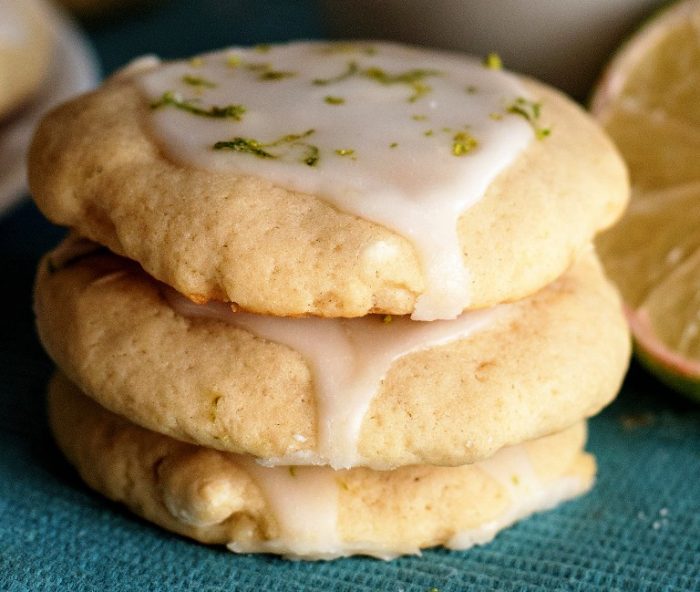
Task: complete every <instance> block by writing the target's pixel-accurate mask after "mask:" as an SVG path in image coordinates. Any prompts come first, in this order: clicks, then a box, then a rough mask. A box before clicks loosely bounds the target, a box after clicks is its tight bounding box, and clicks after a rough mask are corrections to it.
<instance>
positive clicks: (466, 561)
mask: <svg viewBox="0 0 700 592" xmlns="http://www.w3.org/2000/svg"><path fill="white" fill-rule="evenodd" d="M88 32H89V36H90V38H91V40H92V41H93V43H94V45H95V47H96V49H97V52H98V55H99V56H100V58H101V60H102V64H103V67H104V71H105V72H110V71H111V70H113V69H114V68H116V67H118V66H120V65H122V64H124V63H125V62H126V61H128V60H129V59H131V58H132V57H134V56H136V55H139V54H142V53H147V52H151V53H158V54H160V55H162V56H165V57H178V56H185V55H188V54H191V53H194V52H197V51H203V50H206V49H211V48H216V47H219V46H224V45H228V44H250V43H258V42H263V41H283V40H286V39H292V38H311V37H319V36H323V28H322V24H321V22H320V19H319V18H318V17H317V15H316V13H315V11H314V7H313V5H312V4H311V3H310V2H306V1H296V2H294V1H290V2H287V1H283V0H276V1H275V0H258V1H256V2H243V1H234V0H230V1H227V2H224V1H217V0H202V1H199V2H193V1H185V0H179V1H176V0H172V1H170V2H167V1H165V0H164V1H162V2H161V3H160V4H159V5H158V6H156V7H155V8H154V9H153V10H151V11H149V12H147V13H144V14H140V15H130V16H129V15H127V16H126V17H123V18H122V19H120V20H115V21H113V22H103V23H101V24H92V25H90V26H89V29H88ZM62 235H63V231H62V230H60V229H57V228H55V227H52V226H51V225H49V224H48V223H47V222H45V221H44V220H43V219H42V218H41V216H40V215H39V214H38V212H37V211H36V209H35V208H34V206H33V205H31V204H30V203H28V202H25V203H23V204H21V205H20V206H18V207H17V208H15V209H14V210H13V211H11V212H9V213H8V214H6V215H5V216H4V217H2V218H0V261H1V262H2V277H3V284H4V287H3V301H4V302H5V309H4V314H3V315H2V332H1V333H0V348H1V349H0V351H1V352H2V355H1V356H0V403H1V407H0V408H1V409H2V412H1V413H0V590H2V591H12V592H14V591H17V592H19V591H25V590H26V591H30V590H31V591H34V590H36V591H39V590H47V591H49V590H51V591H54V590H59V591H63V590H70V591H78V590H81V591H82V590H99V591H103V590H117V591H119V592H126V591H129V590H134V591H136V590H138V591H148V590H173V591H176V592H181V591H183V592H184V591H186V590H193V591H194V590H196V591H199V592H208V591H214V590H225V591H227V592H233V591H236V590H241V591H242V590H256V591H260V590H265V591H267V590H274V591H284V592H287V591H290V592H291V591H302V590H334V591H335V590H337V591H346V590H348V591H349V590H360V591H367V592H369V591H394V592H398V591H405V592H428V591H429V590H431V589H433V588H436V589H437V590H439V591H440V592H455V591H464V590H479V591H481V590H498V591H526V590H528V591H529V590H572V591H584V590H619V591H623V590H624V591H631V590H648V591H659V590H664V591H672V590H700V407H698V406H695V405H693V404H691V403H689V402H687V401H685V400H684V399H682V398H680V397H678V396H676V395H675V394H673V393H672V392H670V391H669V390H667V389H666V388H664V387H663V386H661V385H660V384H659V383H657V382H656V381H655V380H654V379H653V378H651V377H650V376H648V375H647V374H646V373H645V372H644V371H642V370H641V369H640V368H638V367H636V366H633V368H632V370H631V372H630V375H629V377H628V379H627V381H626V383H625V386H624V388H623V391H622V393H621V395H620V397H619V398H618V400H617V401H616V402H615V403H614V404H613V405H612V406H611V407H610V408H608V409H607V410H606V411H605V412H604V413H603V414H602V415H600V416H599V417H597V418H595V419H594V420H593V421H592V422H591V427H590V445H589V449H590V450H591V451H593V452H594V453H595V454H596V456H597V457H598V461H599V479H598V484H597V486H596V488H595V489H594V490H593V492H592V493H590V494H589V495H587V496H585V497H583V498H582V499H579V500H576V501H574V502H570V503H568V504H565V505H564V506H562V507H560V508H559V509H557V510H554V511H552V512H548V513H545V514H541V515H538V516H535V517H534V518H532V519H529V520H526V521H524V522H522V523H520V524H518V525H517V526H515V527H513V528H511V529H509V530H507V531H506V532H503V533H502V534H500V535H499V536H498V537H497V539H496V540H495V541H494V542H493V543H492V544H490V545H487V546H484V547H479V548H475V549H472V550H470V551H466V552H448V551H445V550H431V551H427V552H425V553H424V554H423V555H422V556H421V557H407V558H402V559H399V560H396V561H393V562H389V563H384V562H381V561H376V560H371V559H347V560H339V561H335V562H331V563H303V562H288V561H283V560H279V559H277V558H275V557H271V556H235V555H232V554H230V553H228V552H226V551H225V550H223V549H220V548H209V547H205V546H202V545H198V544H195V543H193V542H190V541H188V540H186V539H183V538H181V537H178V536H175V535H171V534H169V533H167V532H164V531H162V530H160V529H158V528H156V527H153V526H151V525H150V524H148V523H146V522H145V521H142V520H140V519H138V518H136V517H134V516H133V515H131V514H130V513H129V512H127V511H126V510H124V509H123V508H121V507H120V506H118V505H116V504H114V503H111V502H108V501H106V500H105V499H103V498H101V497H100V496H98V495H96V494H94V493H92V492H91V491H89V490H88V489H87V488H86V487H85V486H84V485H83V484H82V483H81V482H80V480H79V479H78V477H77V476H76V474H75V472H74V471H73V470H72V469H71V467H70V466H69V465H68V464H67V463H66V462H65V461H64V460H63V459H62V457H61V456H60V454H59V453H58V452H57V451H56V449H55V447H54V445H53V443H52V441H51V437H50V434H49V433H48V430H47V426H46V418H45V411H44V388H45V383H46V380H47V379H48V376H49V374H50V371H51V364H50V362H49V361H48V359H47V358H46V356H45V354H44V353H43V352H42V351H41V348H40V346H39V344H38V341H37V338H36V335H35V331H34V326H33V317H32V312H31V304H30V301H31V286H32V281H33V273H34V268H35V266H36V263H37V260H38V257H39V255H40V254H41V253H42V252H43V251H45V250H47V249H48V248H49V247H51V246H52V245H53V244H55V243H56V242H57V241H58V240H59V239H60V237H61V236H62Z"/></svg>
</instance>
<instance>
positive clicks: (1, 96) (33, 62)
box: [0, 0, 52, 117]
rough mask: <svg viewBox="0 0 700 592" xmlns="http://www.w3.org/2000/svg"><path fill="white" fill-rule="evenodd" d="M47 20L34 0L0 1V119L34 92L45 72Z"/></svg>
mask: <svg viewBox="0 0 700 592" xmlns="http://www.w3.org/2000/svg"><path fill="white" fill-rule="evenodd" d="M47 19H48V16H47V14H46V13H45V12H44V10H43V8H42V7H41V5H39V4H38V3H37V2H35V1H34V0H0V117H1V116H2V115H5V114H6V113H8V112H9V111H12V110H13V109H14V108H16V107H17V106H18V105H20V104H21V103H22V101H24V100H26V99H27V97H29V95H31V94H32V93H33V92H34V91H36V90H37V88H38V87H39V85H40V84H41V81H42V80H43V78H44V76H45V75H46V73H47V71H48V68H49V61H50V58H51V45H52V40H51V33H50V30H49V26H48V24H47Z"/></svg>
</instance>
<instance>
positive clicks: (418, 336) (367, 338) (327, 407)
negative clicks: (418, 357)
mask: <svg viewBox="0 0 700 592" xmlns="http://www.w3.org/2000/svg"><path fill="white" fill-rule="evenodd" d="M166 293H167V295H168V299H169V301H170V303H171V305H172V306H173V308H174V309H175V310H176V311H177V312H178V313H179V314H182V315H183V316H188V317H204V318H209V319H215V320H220V321H224V322H226V323H230V324H232V325H235V326H238V327H240V328H242V329H245V330H247V331H250V332H251V333H253V334H255V335H257V336H259V337H262V338H264V339H269V340H271V341H275V342H277V343H281V344H284V345H287V346H289V347H291V348H292V349H294V350H296V351H298V352H299V353H301V355H303V356H304V358H305V359H306V361H307V363H308V364H309V366H310V368H311V371H312V373H313V379H314V386H315V392H316V401H317V409H318V431H319V446H318V457H317V458H311V459H310V458H309V456H308V454H302V455H295V456H290V457H287V458H284V459H267V460H268V464H290V463H291V464H293V463H297V462H298V463H308V462H315V463H318V464H330V465H331V466H332V467H334V468H349V467H352V466H357V465H360V464H363V463H362V458H361V457H360V455H359V453H358V451H357V441H358V438H359V434H360V428H361V426H362V420H363V418H364V416H365V413H366V412H367V409H368V408H369V405H370V403H371V402H372V398H373V397H374V395H375V394H376V393H377V392H378V391H379V388H380V386H381V381H382V379H383V377H384V375H385V374H386V372H387V371H388V370H389V367H390V366H391V364H392V363H393V362H394V361H395V360H396V359H398V358H400V357H402V356H405V355H407V354H409V353H411V352H413V351H417V350H421V349H425V348H428V347H433V346H436V345H439V344H444V343H448V342H450V341H455V340H458V339H465V338H467V337H469V336H470V335H472V334H473V333H474V332H476V331H479V330H482V329H485V328H487V327H489V326H490V325H491V324H492V323H494V322H495V321H496V320H497V319H498V318H499V317H500V315H502V314H504V313H505V311H507V310H509V308H508V305H501V306H498V307H494V308H490V309H487V310H481V311H473V312H469V313H463V314H462V315H460V316H459V317H457V318H456V319H454V320H451V321H434V322H432V323H419V322H415V321H411V320H410V319H408V318H402V317H394V318H393V319H391V322H388V323H387V322H384V319H383V318H382V317H378V316H368V317H362V318H355V319H320V318H313V317H310V318H298V319H297V318H284V317H269V316H262V315H253V314H247V313H240V312H237V313H233V312H231V309H230V308H229V307H228V306H227V305H226V304H223V303H215V302H210V303H208V304H194V303H193V302H191V301H189V300H188V299H186V298H185V297H184V296H181V295H179V294H178V293H177V292H175V291H174V290H168V291H167V292H166Z"/></svg>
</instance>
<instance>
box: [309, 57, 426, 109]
mask: <svg viewBox="0 0 700 592" xmlns="http://www.w3.org/2000/svg"><path fill="white" fill-rule="evenodd" d="M439 75H440V72H438V71H437V70H426V69H422V68H415V69H413V70H406V71H405V72H400V73H398V74H389V73H388V72H386V71H385V70H382V69H381V68H377V67H374V66H372V67H370V68H365V69H364V70H363V69H361V68H360V66H359V65H358V64H357V62H354V61H353V62H348V65H347V67H346V69H345V71H344V72H341V73H340V74H338V75H337V76H333V77H331V78H316V79H315V80H314V81H313V83H314V84H316V85H319V86H325V85H328V84H334V83H336V82H342V81H343V80H347V79H348V78H351V77H353V76H362V77H363V78H367V79H369V80H373V81H374V82H378V83H379V84H383V85H386V86H390V85H393V84H405V85H407V86H409V87H410V88H411V89H412V90H413V94H412V95H411V96H410V97H409V98H408V101H409V102H411V103H414V102H416V101H417V100H418V99H420V98H421V97H423V96H424V95H426V94H427V93H429V92H430V91H431V90H432V88H431V87H430V86H429V85H428V84H426V83H425V79H426V78H429V77H431V76H439Z"/></svg>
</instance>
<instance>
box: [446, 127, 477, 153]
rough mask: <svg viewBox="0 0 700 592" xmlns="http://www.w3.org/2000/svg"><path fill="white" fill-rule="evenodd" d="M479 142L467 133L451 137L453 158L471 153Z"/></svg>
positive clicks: (458, 133) (459, 133)
mask: <svg viewBox="0 0 700 592" xmlns="http://www.w3.org/2000/svg"><path fill="white" fill-rule="evenodd" d="M478 145H479V142H478V141H477V140H476V138H474V136H472V135H471V134H470V133H468V132H457V133H456V134H455V135H454V136H452V154H453V155H454V156H466V155H467V154H469V153H470V152H472V151H473V150H474V149H475V148H476V147H477V146H478Z"/></svg>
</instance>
